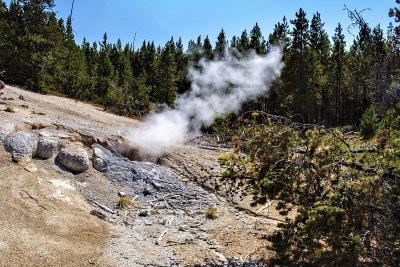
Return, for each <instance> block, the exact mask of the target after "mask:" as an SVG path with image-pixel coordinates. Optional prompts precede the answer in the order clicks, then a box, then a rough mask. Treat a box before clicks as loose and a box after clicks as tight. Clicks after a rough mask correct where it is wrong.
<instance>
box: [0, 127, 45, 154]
mask: <svg viewBox="0 0 400 267" xmlns="http://www.w3.org/2000/svg"><path fill="white" fill-rule="evenodd" d="M38 139H39V138H38V135H37V133H36V132H33V131H21V132H15V133H12V134H10V135H8V136H7V137H6V139H5V140H4V148H5V149H6V151H8V152H10V153H11V155H12V157H13V160H15V161H20V160H29V159H31V158H33V157H35V155H36V151H37V146H38Z"/></svg>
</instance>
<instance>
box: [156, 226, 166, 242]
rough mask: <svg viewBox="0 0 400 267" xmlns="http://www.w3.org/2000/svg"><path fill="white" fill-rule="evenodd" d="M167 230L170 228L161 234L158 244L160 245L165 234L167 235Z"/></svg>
mask: <svg viewBox="0 0 400 267" xmlns="http://www.w3.org/2000/svg"><path fill="white" fill-rule="evenodd" d="M167 232H168V229H165V230H164V231H163V232H162V233H161V235H160V236H159V237H158V238H157V241H156V244H157V245H160V243H161V240H162V239H163V237H164V235H165V234H166V233H167Z"/></svg>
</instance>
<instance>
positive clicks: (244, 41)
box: [237, 30, 250, 54]
mask: <svg viewBox="0 0 400 267" xmlns="http://www.w3.org/2000/svg"><path fill="white" fill-rule="evenodd" d="M249 46H250V40H249V36H248V34H247V31H246V30H244V31H243V32H242V34H241V35H240V41H239V44H238V46H237V49H238V51H239V52H240V53H242V54H243V53H246V52H247V51H248V50H249Z"/></svg>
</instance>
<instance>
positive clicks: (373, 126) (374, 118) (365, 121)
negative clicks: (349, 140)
mask: <svg viewBox="0 0 400 267" xmlns="http://www.w3.org/2000/svg"><path fill="white" fill-rule="evenodd" d="M378 127H379V118H378V114H377V113H376V110H375V108H373V107H369V108H367V110H365V112H364V114H363V115H362V117H361V124H360V131H361V135H362V136H363V137H364V138H365V139H369V138H371V137H372V136H373V135H374V134H375V133H376V130H377V129H378Z"/></svg>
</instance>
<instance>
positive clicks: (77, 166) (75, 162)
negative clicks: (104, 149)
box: [57, 143, 89, 173]
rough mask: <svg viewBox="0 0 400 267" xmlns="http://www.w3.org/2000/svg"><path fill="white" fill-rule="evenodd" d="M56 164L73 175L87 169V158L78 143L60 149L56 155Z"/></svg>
mask: <svg viewBox="0 0 400 267" xmlns="http://www.w3.org/2000/svg"><path fill="white" fill-rule="evenodd" d="M57 160H58V162H60V163H61V165H63V166H64V167H66V168H67V169H68V170H70V171H72V172H74V173H80V172H84V171H86V170H87V169H89V157H88V154H87V152H86V150H85V149H84V148H83V147H82V145H81V144H80V143H72V144H69V145H67V146H66V147H64V148H62V149H61V150H60V152H59V153H58V155H57Z"/></svg>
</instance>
